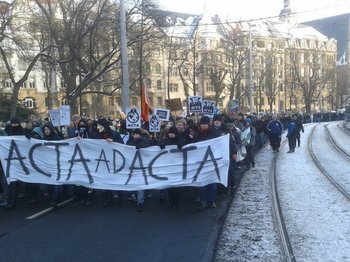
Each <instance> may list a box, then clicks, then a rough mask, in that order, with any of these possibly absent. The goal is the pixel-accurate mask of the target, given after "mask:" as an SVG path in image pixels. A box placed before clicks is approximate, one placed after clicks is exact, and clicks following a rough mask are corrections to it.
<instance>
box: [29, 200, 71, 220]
mask: <svg viewBox="0 0 350 262" xmlns="http://www.w3.org/2000/svg"><path fill="white" fill-rule="evenodd" d="M72 201H73V198H69V199H67V200H65V201H63V202H61V203H58V204H57V207H61V206H64V205H65V204H68V203H70V202H72ZM54 209H55V207H49V208H46V209H44V210H42V211H40V212H38V213H35V214H33V215H31V216H29V217H27V218H26V219H34V218H37V217H39V216H42V215H44V214H46V213H49V212H51V211H52V210H54Z"/></svg>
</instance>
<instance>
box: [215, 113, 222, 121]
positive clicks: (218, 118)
mask: <svg viewBox="0 0 350 262" xmlns="http://www.w3.org/2000/svg"><path fill="white" fill-rule="evenodd" d="M214 121H222V117H221V115H219V114H216V115H214V117H213V122H214Z"/></svg>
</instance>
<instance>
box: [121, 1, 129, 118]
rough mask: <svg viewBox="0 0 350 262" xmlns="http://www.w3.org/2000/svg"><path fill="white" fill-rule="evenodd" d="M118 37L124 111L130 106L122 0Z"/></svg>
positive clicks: (123, 5)
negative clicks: (119, 40)
mask: <svg viewBox="0 0 350 262" xmlns="http://www.w3.org/2000/svg"><path fill="white" fill-rule="evenodd" d="M120 39H121V54H122V90H121V91H122V108H123V111H124V112H126V109H127V108H128V107H130V89H129V66H128V46H127V39H126V19H125V4H124V0H120Z"/></svg>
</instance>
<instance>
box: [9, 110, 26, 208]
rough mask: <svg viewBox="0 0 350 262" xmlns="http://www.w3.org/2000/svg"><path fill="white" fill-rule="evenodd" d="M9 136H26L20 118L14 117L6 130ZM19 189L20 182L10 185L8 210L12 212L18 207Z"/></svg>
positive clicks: (13, 182)
mask: <svg viewBox="0 0 350 262" xmlns="http://www.w3.org/2000/svg"><path fill="white" fill-rule="evenodd" d="M6 132H7V134H8V135H9V136H25V135H26V132H25V130H24V129H23V127H22V126H21V120H20V119H19V118H18V117H12V118H11V120H10V126H8V129H7V130H6ZM18 187H19V181H12V182H11V183H10V184H9V185H8V192H9V196H8V200H7V204H6V206H5V207H6V209H7V210H12V209H14V208H15V207H16V199H17V191H18Z"/></svg>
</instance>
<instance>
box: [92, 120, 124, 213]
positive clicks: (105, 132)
mask: <svg viewBox="0 0 350 262" xmlns="http://www.w3.org/2000/svg"><path fill="white" fill-rule="evenodd" d="M96 129H97V134H96V138H97V139H104V140H106V141H107V142H108V143H112V142H116V143H120V144H124V141H123V139H122V138H121V136H120V134H119V133H118V132H116V131H113V130H112V129H111V127H110V123H109V121H108V120H107V119H106V118H104V117H101V118H100V119H98V120H97V124H96ZM104 198H105V199H104V204H103V206H104V207H107V206H110V205H111V204H112V201H113V191H112V190H104Z"/></svg>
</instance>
